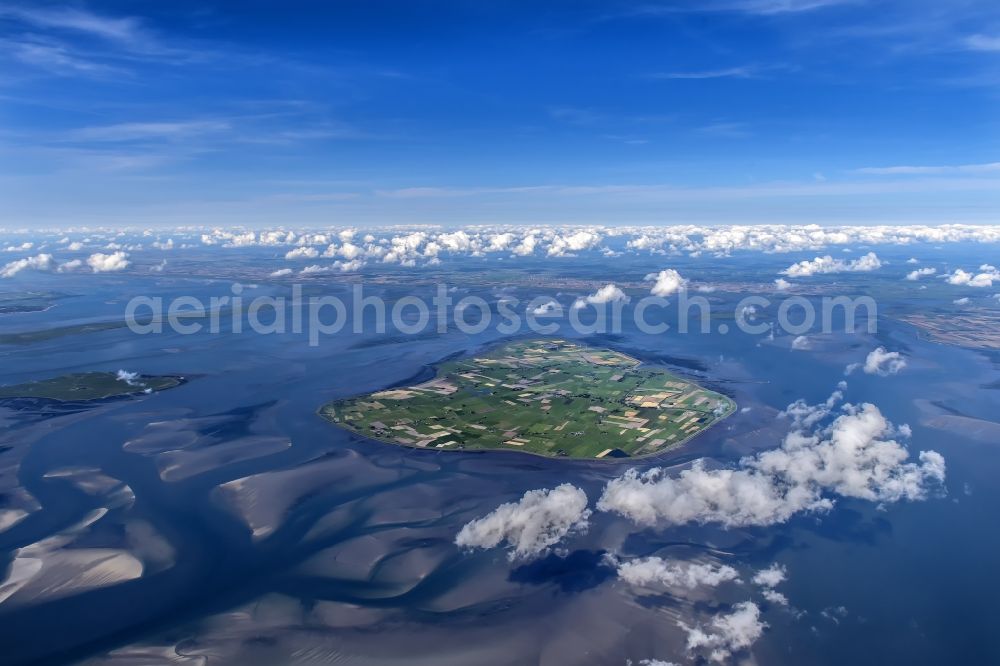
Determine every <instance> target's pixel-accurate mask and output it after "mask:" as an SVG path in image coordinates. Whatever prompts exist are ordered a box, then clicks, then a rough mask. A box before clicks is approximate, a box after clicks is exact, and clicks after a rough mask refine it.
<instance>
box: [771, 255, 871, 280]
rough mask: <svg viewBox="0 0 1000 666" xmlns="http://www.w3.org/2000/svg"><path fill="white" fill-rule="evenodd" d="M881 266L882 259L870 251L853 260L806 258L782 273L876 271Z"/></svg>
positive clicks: (806, 274)
mask: <svg viewBox="0 0 1000 666" xmlns="http://www.w3.org/2000/svg"><path fill="white" fill-rule="evenodd" d="M881 267H882V261H881V260H880V259H879V258H878V256H876V254H875V253H874V252H869V253H868V254H866V255H864V256H862V257H859V258H858V259H854V260H853V261H844V260H842V259H834V258H833V257H831V256H830V255H826V256H824V257H816V258H815V259H811V260H804V261H800V262H798V263H796V264H792V265H791V266H789V267H788V268H786V269H785V270H783V271H782V272H781V273H782V275H787V276H788V277H808V276H810V275H819V274H821V273H852V272H866V271H874V270H876V269H878V268H881Z"/></svg>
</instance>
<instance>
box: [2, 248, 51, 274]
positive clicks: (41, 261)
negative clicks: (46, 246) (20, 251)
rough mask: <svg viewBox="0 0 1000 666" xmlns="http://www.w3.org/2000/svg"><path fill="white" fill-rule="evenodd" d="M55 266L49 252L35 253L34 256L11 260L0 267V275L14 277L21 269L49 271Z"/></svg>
mask: <svg viewBox="0 0 1000 666" xmlns="http://www.w3.org/2000/svg"><path fill="white" fill-rule="evenodd" d="M53 266H55V262H54V260H53V259H52V255H51V254H45V253H42V254H37V255H35V256H34V257H26V258H24V259H17V260H15V261H11V262H9V263H7V264H5V265H4V267H3V268H0V277H5V278H9V277H14V276H15V275H17V274H18V273H20V272H21V271H23V270H27V269H31V270H36V271H50V270H52V267H53Z"/></svg>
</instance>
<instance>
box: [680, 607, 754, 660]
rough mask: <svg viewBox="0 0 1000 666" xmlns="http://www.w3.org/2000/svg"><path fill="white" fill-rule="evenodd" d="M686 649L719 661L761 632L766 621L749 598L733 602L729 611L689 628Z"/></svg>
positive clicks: (687, 628) (747, 643)
mask: <svg viewBox="0 0 1000 666" xmlns="http://www.w3.org/2000/svg"><path fill="white" fill-rule="evenodd" d="M681 627H683V628H684V630H685V631H687V635H688V637H687V650H688V652H690V653H691V654H693V655H701V656H704V657H707V658H708V659H710V660H712V661H718V662H722V661H725V660H726V659H728V658H729V657H730V656H731V655H732V654H733V653H734V652H739V651H740V650H746V649H747V648H749V647H750V646H751V645H753V644H754V642H756V641H757V639H758V638H760V637H761V635H762V634H763V633H764V629H766V628H767V624H766V623H765V622H764V621H763V620H761V618H760V608H759V607H758V606H757V604H755V603H753V602H752V601H744V602H741V603H738V604H736V605H735V606H734V607H733V611H732V612H731V613H722V614H719V615H716V616H715V617H713V618H712V619H711V621H709V623H708V624H705V625H696V626H694V627H689V626H687V625H685V624H683V623H681Z"/></svg>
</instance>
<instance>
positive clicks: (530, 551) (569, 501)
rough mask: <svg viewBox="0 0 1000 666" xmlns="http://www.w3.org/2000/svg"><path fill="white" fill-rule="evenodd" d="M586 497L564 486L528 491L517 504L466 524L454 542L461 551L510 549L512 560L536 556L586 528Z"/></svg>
mask: <svg viewBox="0 0 1000 666" xmlns="http://www.w3.org/2000/svg"><path fill="white" fill-rule="evenodd" d="M589 518H590V509H588V508H587V495H586V494H585V493H584V492H583V491H582V490H580V489H579V488H577V487H576V486H573V485H570V484H568V483H564V484H562V485H559V486H556V487H555V488H552V489H539V490H529V491H528V492H526V493H524V496H523V497H521V499H520V500H519V501H517V502H507V503H505V504H501V505H500V506H498V507H497V508H496V509H494V510H493V511H491V512H490V513H488V514H487V515H485V516H483V517H482V518H478V519H476V520H473V521H472V522H470V523H468V524H466V525H465V526H464V527H463V528H462V529H461V531H459V533H458V536H456V537H455V543H456V544H457V545H458V546H460V547H463V548H494V547H496V546H499V545H500V544H502V543H506V544H507V545H508V547H509V551H510V552H509V553H508V557H509V558H510V559H511V560H515V559H524V558H530V557H535V556H537V555H540V554H542V553H544V552H545V551H547V550H548V549H549V548H551V547H552V546H554V545H556V544H557V543H559V541H561V540H562V539H563V538H565V537H566V536H568V535H570V534H572V533H577V532H584V531H586V530H587V528H588V527H589V522H588V520H589Z"/></svg>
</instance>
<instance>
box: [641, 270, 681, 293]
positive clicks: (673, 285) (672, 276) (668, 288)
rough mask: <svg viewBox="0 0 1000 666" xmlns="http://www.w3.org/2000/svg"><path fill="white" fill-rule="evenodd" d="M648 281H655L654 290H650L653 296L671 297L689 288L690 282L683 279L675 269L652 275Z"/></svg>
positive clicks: (647, 278)
mask: <svg viewBox="0 0 1000 666" xmlns="http://www.w3.org/2000/svg"><path fill="white" fill-rule="evenodd" d="M645 279H646V280H652V281H653V288H652V289H650V290H649V293H651V294H652V295H653V296H669V295H671V294H675V293H677V292H678V291H680V290H681V289H684V288H685V287H686V286H687V283H688V281H687V280H686V279H684V278H683V277H681V274H680V273H678V272H677V271H676V270H674V269H673V268H667V269H665V270H662V271H660V272H659V273H650V274H649V275H647V276H646V277H645Z"/></svg>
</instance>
